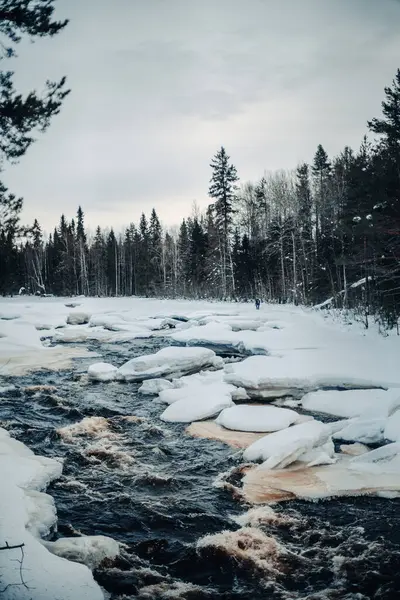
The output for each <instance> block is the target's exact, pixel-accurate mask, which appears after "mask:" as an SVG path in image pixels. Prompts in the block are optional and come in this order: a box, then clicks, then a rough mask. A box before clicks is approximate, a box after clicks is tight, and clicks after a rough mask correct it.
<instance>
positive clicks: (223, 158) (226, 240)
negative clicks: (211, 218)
mask: <svg viewBox="0 0 400 600" xmlns="http://www.w3.org/2000/svg"><path fill="white" fill-rule="evenodd" d="M210 166H211V168H212V170H213V173H212V176H211V180H210V187H209V191H208V193H209V196H210V197H211V198H214V210H215V223H216V226H217V228H218V232H219V237H220V240H219V246H220V256H221V277H222V281H221V284H222V286H221V287H222V295H223V297H227V295H228V293H229V292H231V293H234V290H235V282H234V274H233V269H232V264H231V261H232V256H231V239H230V238H231V234H232V225H233V215H234V213H235V209H234V200H235V193H236V183H237V181H239V177H238V175H237V171H236V167H234V166H233V164H229V156H228V154H227V153H226V150H225V148H224V147H223V146H221V149H220V150H219V151H218V152H217V153H216V155H215V156H214V158H213V159H212V161H211V164H210ZM228 275H230V277H229V281H228Z"/></svg>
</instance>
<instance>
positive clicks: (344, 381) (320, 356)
mask: <svg viewBox="0 0 400 600" xmlns="http://www.w3.org/2000/svg"><path fill="white" fill-rule="evenodd" d="M365 354H366V353H365V351H364V352H363V355H364V356H365ZM368 359H369V360H368V362H366V363H365V364H363V356H360V355H359V354H358V355H357V356H356V357H355V358H353V360H352V361H350V360H349V357H348V355H347V352H343V349H342V352H341V354H333V353H331V352H327V351H326V350H325V349H323V348H321V349H318V350H312V349H308V350H303V349H300V350H297V351H294V350H292V351H286V352H285V353H284V354H282V356H250V357H248V358H246V359H245V360H244V361H243V362H240V363H231V364H227V365H225V373H226V375H225V381H227V382H228V383H232V384H233V385H236V386H240V387H244V388H245V389H246V391H247V392H248V394H249V395H250V396H251V397H268V396H269V397H279V396H280V395H296V394H297V395H298V394H302V393H303V392H304V391H311V390H317V389H319V388H321V387H342V388H346V387H347V388H348V387H359V388H365V387H381V386H382V387H390V386H393V387H400V370H399V369H397V370H396V369H395V368H394V361H393V364H392V361H388V360H386V361H380V362H379V363H378V364H377V363H373V360H372V357H371V356H370V355H369V356H368ZM399 392H400V390H398V391H397V392H396V391H395V390H394V391H392V392H391V393H390V394H389V393H388V395H387V397H388V398H389V397H390V399H391V400H392V401H393V399H394V398H393V394H395V395H396V394H397V395H399ZM328 393H333V392H326V394H328ZM342 393H344V392H337V394H342ZM324 394H325V392H324ZM319 397H320V398H323V395H321V396H319ZM337 397H339V396H337ZM332 398H333V396H332ZM321 404H322V403H321ZM328 405H329V404H328V402H325V401H324V406H328ZM313 406H314V405H313ZM318 406H319V405H318ZM308 409H309V410H316V408H313V409H311V407H308ZM349 410H350V409H349ZM353 415H354V412H353V413H352V414H351V416H353Z"/></svg>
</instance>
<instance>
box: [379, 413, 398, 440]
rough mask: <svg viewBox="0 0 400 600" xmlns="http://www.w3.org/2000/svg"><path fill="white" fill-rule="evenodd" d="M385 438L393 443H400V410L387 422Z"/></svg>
mask: <svg viewBox="0 0 400 600" xmlns="http://www.w3.org/2000/svg"><path fill="white" fill-rule="evenodd" d="M383 437H384V438H385V439H387V440H390V441H392V442H400V410H397V411H396V412H395V413H393V414H392V415H391V416H390V417H389V418H388V419H387V420H386V423H385V430H384V432H383Z"/></svg>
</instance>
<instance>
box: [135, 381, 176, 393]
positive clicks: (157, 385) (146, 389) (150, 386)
mask: <svg viewBox="0 0 400 600" xmlns="http://www.w3.org/2000/svg"><path fill="white" fill-rule="evenodd" d="M173 387H174V385H173V383H171V382H170V381H168V379H146V380H145V381H143V383H142V385H141V386H140V388H139V389H138V392H140V393H141V394H145V395H149V396H152V395H154V396H156V395H157V394H159V393H160V392H163V391H164V390H169V389H171V388H173Z"/></svg>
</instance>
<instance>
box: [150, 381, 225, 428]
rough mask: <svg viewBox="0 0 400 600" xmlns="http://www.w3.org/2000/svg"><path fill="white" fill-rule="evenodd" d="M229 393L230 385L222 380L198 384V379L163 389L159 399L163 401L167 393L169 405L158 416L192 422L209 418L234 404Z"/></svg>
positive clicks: (170, 419) (176, 420)
mask: <svg viewBox="0 0 400 600" xmlns="http://www.w3.org/2000/svg"><path fill="white" fill-rule="evenodd" d="M173 393H175V396H173V397H172V402H171V395H172V394H173ZM231 393H232V388H231V386H228V385H226V384H225V383H223V382H218V381H216V382H213V381H211V382H210V383H208V384H206V385H202V384H199V382H198V379H197V380H194V381H192V382H191V383H188V384H186V385H185V386H184V387H182V388H177V389H174V390H165V391H163V392H161V393H160V399H164V401H165V396H166V395H167V394H168V395H169V396H168V400H169V403H170V405H169V406H168V408H166V409H165V410H164V412H163V413H162V414H161V416H160V418H161V419H162V420H163V421H172V422H175V423H192V422H193V421H202V420H203V419H209V418H210V417H214V416H215V415H218V414H219V413H220V412H221V411H222V410H223V409H224V408H228V407H230V406H234V403H233V402H232V396H231Z"/></svg>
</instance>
